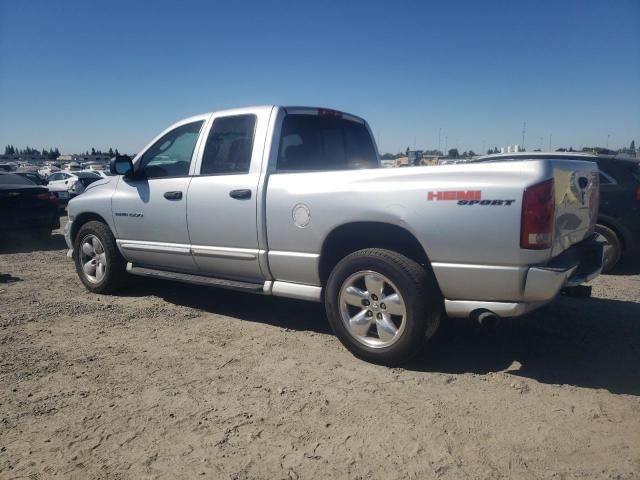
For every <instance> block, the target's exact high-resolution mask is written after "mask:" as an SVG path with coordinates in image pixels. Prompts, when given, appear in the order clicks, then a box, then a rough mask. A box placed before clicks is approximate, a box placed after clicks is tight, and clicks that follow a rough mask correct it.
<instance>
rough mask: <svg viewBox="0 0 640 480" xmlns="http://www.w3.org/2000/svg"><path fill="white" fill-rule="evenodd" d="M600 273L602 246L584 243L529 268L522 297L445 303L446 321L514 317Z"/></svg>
mask: <svg viewBox="0 0 640 480" xmlns="http://www.w3.org/2000/svg"><path fill="white" fill-rule="evenodd" d="M601 269H602V244H601V243H599V242H596V241H595V240H593V239H588V240H585V241H583V242H580V243H579V244H576V245H574V246H573V247H571V248H569V249H567V250H565V251H564V252H563V253H561V254H560V255H558V256H557V257H555V258H553V259H551V260H550V261H549V262H547V263H545V264H543V265H532V266H530V267H529V268H527V270H526V274H525V276H524V289H523V295H522V297H521V298H520V299H518V300H516V301H513V302H505V301H499V302H496V301H476V300H445V302H444V303H445V309H446V312H447V315H449V316H450V317H467V316H469V315H471V314H472V313H473V312H476V311H478V310H488V311H491V312H493V313H495V314H497V315H499V316H501V317H517V316H519V315H523V314H525V313H527V312H530V311H531V310H534V309H536V308H538V307H540V306H542V305H544V304H545V303H548V302H549V301H551V300H553V299H554V298H555V297H556V296H557V295H558V293H560V290H562V288H564V287H571V286H576V285H580V284H582V283H584V282H588V281H589V280H592V279H593V278H595V277H597V276H598V275H599V274H600V270H601Z"/></svg>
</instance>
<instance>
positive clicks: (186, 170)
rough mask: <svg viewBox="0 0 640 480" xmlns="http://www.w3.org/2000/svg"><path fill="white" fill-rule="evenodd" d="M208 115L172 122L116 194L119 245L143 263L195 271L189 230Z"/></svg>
mask: <svg viewBox="0 0 640 480" xmlns="http://www.w3.org/2000/svg"><path fill="white" fill-rule="evenodd" d="M205 120H206V117H193V118H191V119H188V120H185V121H183V122H180V123H179V124H176V125H174V126H172V127H171V128H170V129H168V130H167V131H165V132H164V133H163V134H162V135H161V136H160V137H159V138H158V139H157V140H156V141H155V142H153V143H152V144H151V145H150V146H149V147H148V148H147V149H146V150H145V151H144V153H143V154H142V155H141V156H139V157H138V158H137V159H136V161H135V171H136V173H135V175H134V176H133V178H129V179H125V178H120V180H119V182H118V185H117V187H116V191H115V192H114V195H113V198H112V204H111V206H112V212H113V220H114V223H115V226H116V231H117V233H118V244H119V245H120V248H121V249H122V251H123V253H124V254H125V257H126V258H127V259H128V260H129V261H131V262H133V263H134V264H137V265H145V266H151V267H159V268H166V269H171V270H176V271H194V270H196V266H195V263H194V262H193V259H192V257H191V252H190V240H189V232H188V229H187V206H186V205H187V189H188V187H189V182H190V181H191V177H190V172H191V171H192V170H191V169H192V162H191V160H192V158H193V156H194V152H195V150H196V144H197V142H198V139H199V135H200V131H201V129H202V127H203V125H204V123H205Z"/></svg>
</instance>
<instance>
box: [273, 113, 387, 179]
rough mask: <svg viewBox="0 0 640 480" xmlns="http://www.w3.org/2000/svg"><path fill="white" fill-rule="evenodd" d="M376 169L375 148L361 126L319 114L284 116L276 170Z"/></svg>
mask: <svg viewBox="0 0 640 480" xmlns="http://www.w3.org/2000/svg"><path fill="white" fill-rule="evenodd" d="M377 166H378V158H377V155H376V151H375V147H374V146H373V141H372V139H371V135H370V134H369V131H368V130H367V127H366V126H365V125H364V124H362V123H359V122H355V121H351V120H347V119H343V118H336V117H324V116H319V115H298V114H291V115H287V116H286V117H285V119H284V121H283V124H282V134H281V137H280V146H279V152H278V164H277V170H279V171H289V172H291V171H310V170H352V169H357V168H376V167H377Z"/></svg>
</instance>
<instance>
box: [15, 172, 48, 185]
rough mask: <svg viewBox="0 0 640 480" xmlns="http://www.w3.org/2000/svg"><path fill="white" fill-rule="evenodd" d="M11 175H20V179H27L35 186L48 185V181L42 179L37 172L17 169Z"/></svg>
mask: <svg viewBox="0 0 640 480" xmlns="http://www.w3.org/2000/svg"><path fill="white" fill-rule="evenodd" d="M12 173H15V174H16V175H20V176H21V177H25V178H28V179H29V180H31V181H32V182H33V183H35V184H36V185H41V186H43V185H47V184H48V183H49V181H48V180H47V179H46V178H44V177H43V176H42V175H40V174H39V173H38V172H37V171H34V170H26V169H18V170H16V171H15V172H12Z"/></svg>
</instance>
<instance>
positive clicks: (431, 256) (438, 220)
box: [65, 106, 602, 364]
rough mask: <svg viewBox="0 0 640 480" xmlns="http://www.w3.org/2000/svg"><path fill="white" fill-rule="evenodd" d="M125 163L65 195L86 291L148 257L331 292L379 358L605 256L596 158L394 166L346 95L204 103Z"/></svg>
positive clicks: (587, 271)
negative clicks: (314, 101)
mask: <svg viewBox="0 0 640 480" xmlns="http://www.w3.org/2000/svg"><path fill="white" fill-rule="evenodd" d="M111 169H112V172H113V173H114V174H118V175H119V176H118V177H112V178H109V179H105V180H103V181H102V182H100V183H99V184H98V183H96V184H93V185H89V186H88V187H87V189H86V191H85V193H84V194H83V195H81V196H79V197H76V198H74V199H72V200H71V201H70V202H69V207H68V211H69V220H70V221H69V223H68V224H67V225H66V228H65V239H66V241H67V244H68V246H69V249H70V250H69V256H73V258H74V261H75V266H76V270H77V272H78V275H79V277H80V280H81V281H82V283H83V284H84V285H85V287H86V288H87V289H88V290H89V291H91V292H96V293H110V292H114V291H116V290H117V289H118V288H122V286H123V284H124V282H125V280H126V277H127V274H134V275H141V276H145V277H153V278H163V279H170V280H178V281H182V282H187V283H194V284H201V285H209V286H217V287H224V288H232V289H237V290H242V291H246V292H252V293H258V294H264V295H277V296H283V297H290V298H297V299H303V300H312V301H317V302H320V301H323V302H324V306H325V309H326V312H327V316H328V318H329V323H330V324H331V326H332V328H333V330H334V332H335V333H336V335H337V336H338V338H339V339H340V340H341V341H342V342H343V344H344V345H345V346H346V347H347V348H349V349H350V350H351V351H352V352H353V353H354V354H356V355H357V356H359V357H361V358H364V359H366V360H370V361H374V362H380V363H385V364H396V363H399V362H402V361H405V360H407V359H408V358H410V357H411V356H412V355H413V354H415V353H416V352H417V351H418V350H419V349H420V348H421V346H422V345H423V343H424V341H425V338H426V339H428V338H430V337H431V336H432V335H433V333H434V332H435V331H436V329H437V328H438V325H439V323H440V318H441V316H442V313H443V311H446V313H447V314H448V315H450V316H453V317H461V316H472V317H474V318H477V319H478V320H479V321H485V320H487V319H490V318H495V315H499V316H502V317H514V316H518V315H522V314H524V313H525V312H528V311H531V310H533V309H534V308H537V307H539V306H540V305H543V304H545V303H547V302H549V301H551V300H552V299H553V298H554V297H555V296H556V295H557V294H558V293H559V292H560V290H561V289H562V288H563V287H565V286H573V285H579V284H581V283H582V282H584V281H587V280H589V279H591V278H593V277H594V276H596V275H597V274H598V273H599V272H600V268H601V262H602V244H600V243H598V242H596V241H595V240H593V236H594V226H595V220H596V214H597V204H598V167H597V165H596V164H594V163H591V162H576V161H564V160H557V159H556V160H531V161H526V162H500V163H485V164H466V165H451V166H436V167H427V166H420V167H413V168H410V169H401V168H399V169H386V168H381V167H380V161H379V157H378V153H377V149H376V146H375V143H374V140H373V136H372V135H371V132H370V129H369V126H368V125H367V123H366V122H365V121H364V120H363V119H361V118H359V117H356V116H354V115H349V114H346V113H342V112H337V111H335V110H329V109H323V108H311V107H279V106H268V107H255V108H244V109H237V110H227V111H220V112H215V113H208V114H204V115H198V116H195V117H191V118H188V119H185V120H182V121H181V122H178V123H176V124H174V125H172V126H171V127H169V128H168V129H167V130H165V131H164V132H162V133H161V134H160V135H159V136H158V137H156V138H155V139H154V140H153V141H152V142H151V143H149V144H148V145H147V146H146V147H145V148H144V149H143V150H142V152H141V153H139V154H138V155H136V157H135V158H134V159H133V161H132V160H131V159H129V158H125V157H117V158H114V159H113V160H112V163H111ZM558 198H562V199H563V200H562V201H557V199H558Z"/></svg>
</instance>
